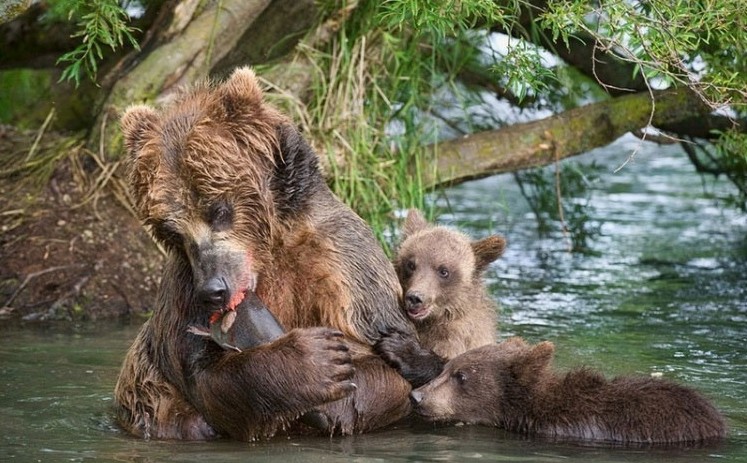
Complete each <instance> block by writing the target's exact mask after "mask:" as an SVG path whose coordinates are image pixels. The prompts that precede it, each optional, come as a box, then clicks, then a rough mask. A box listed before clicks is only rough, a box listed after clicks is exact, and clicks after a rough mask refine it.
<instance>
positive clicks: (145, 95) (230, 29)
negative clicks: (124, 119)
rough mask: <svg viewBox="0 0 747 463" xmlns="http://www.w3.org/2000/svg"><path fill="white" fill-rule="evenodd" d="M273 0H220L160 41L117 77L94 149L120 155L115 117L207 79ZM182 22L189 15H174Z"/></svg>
mask: <svg viewBox="0 0 747 463" xmlns="http://www.w3.org/2000/svg"><path fill="white" fill-rule="evenodd" d="M270 2H271V0H221V1H218V2H216V3H215V5H214V6H213V7H211V8H208V9H205V10H202V11H199V10H198V11H196V12H195V13H194V16H193V17H192V18H191V20H187V21H188V25H187V26H186V27H184V28H183V30H181V31H180V32H178V33H177V34H176V35H175V36H174V37H172V38H171V39H170V40H168V41H166V42H163V43H160V44H157V45H156V46H155V47H154V48H153V50H152V51H151V52H150V53H148V54H147V55H146V56H144V57H143V58H142V60H141V61H139V62H137V64H136V65H135V66H134V67H133V68H132V69H130V70H128V71H126V72H125V73H124V74H122V75H121V76H119V77H118V78H116V80H115V82H114V84H113V86H112V88H111V91H110V92H109V94H108V95H107V96H106V99H105V101H104V103H103V104H102V107H101V111H100V112H99V115H98V117H97V120H96V123H95V125H94V127H93V132H92V134H91V136H90V137H89V148H91V149H93V150H96V151H98V150H99V147H100V146H103V149H104V151H105V152H106V153H108V154H109V156H110V159H116V158H117V157H118V156H119V153H120V151H121V143H122V141H121V135H120V134H119V129H118V126H117V124H116V121H117V120H118V118H119V116H120V115H121V113H122V111H123V110H124V109H126V107H127V106H129V105H131V104H133V103H140V102H146V101H148V102H153V101H164V100H166V99H167V98H168V97H169V96H170V95H171V94H172V92H174V91H175V90H176V89H178V87H180V86H181V85H184V84H190V83H193V82H195V81H198V80H200V79H203V78H206V77H207V76H208V75H209V73H210V71H211V69H212V68H213V66H214V65H215V64H216V63H218V62H219V61H220V60H221V59H222V58H223V57H224V56H226V54H227V53H228V52H229V51H230V50H232V49H233V48H234V47H235V46H236V43H237V42H238V40H239V39H240V38H241V36H242V35H243V34H244V32H245V31H246V29H247V28H248V27H249V26H250V25H251V24H252V23H253V22H254V21H255V20H256V19H257V17H259V15H260V14H261V13H262V12H263V11H264V10H265V8H267V6H268V5H269V4H270ZM177 20H178V21H184V18H183V17H179V16H174V21H177ZM101 137H103V143H102V142H101Z"/></svg>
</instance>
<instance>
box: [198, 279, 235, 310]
mask: <svg viewBox="0 0 747 463" xmlns="http://www.w3.org/2000/svg"><path fill="white" fill-rule="evenodd" d="M197 297H198V299H199V300H200V302H202V303H203V304H205V305H206V306H213V307H223V306H224V305H226V303H227V302H228V284H227V283H226V280H225V278H222V277H213V278H211V279H209V280H208V281H206V282H205V284H204V285H203V286H202V288H200V289H199V291H198V293H197Z"/></svg>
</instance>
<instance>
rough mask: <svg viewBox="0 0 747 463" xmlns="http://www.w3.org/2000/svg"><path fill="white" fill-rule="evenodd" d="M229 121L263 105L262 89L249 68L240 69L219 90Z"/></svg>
mask: <svg viewBox="0 0 747 463" xmlns="http://www.w3.org/2000/svg"><path fill="white" fill-rule="evenodd" d="M218 93H219V95H220V99H221V102H222V103H223V107H224V108H225V111H226V115H227V116H228V118H229V120H230V119H233V118H235V117H237V116H239V115H240V114H243V113H244V112H247V111H251V110H252V109H254V108H257V107H258V106H259V105H261V104H262V88H261V87H260V86H259V81H257V76H256V75H255V74H254V71H252V70H251V69H249V68H248V67H243V68H238V69H236V70H235V71H233V73H232V74H231V77H229V78H228V80H227V81H225V82H224V83H223V85H221V86H220V87H219V89H218Z"/></svg>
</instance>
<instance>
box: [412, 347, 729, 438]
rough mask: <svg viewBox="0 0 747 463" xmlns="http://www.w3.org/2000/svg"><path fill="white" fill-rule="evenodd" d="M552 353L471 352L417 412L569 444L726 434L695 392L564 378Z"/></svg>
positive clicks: (656, 383) (417, 401) (426, 389)
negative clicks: (556, 369) (555, 368)
mask: <svg viewBox="0 0 747 463" xmlns="http://www.w3.org/2000/svg"><path fill="white" fill-rule="evenodd" d="M554 351H555V348H554V346H553V344H552V343H550V342H547V341H545V342H541V343H539V344H536V345H529V344H527V343H526V342H525V341H524V340H523V339H521V338H511V339H509V340H507V341H505V342H503V343H501V344H493V345H488V346H483V347H480V348H477V349H474V350H471V351H469V352H467V353H465V354H463V355H460V356H458V357H456V358H454V359H452V360H451V361H449V362H448V363H447V364H446V366H445V367H444V370H443V372H442V373H441V375H439V376H438V378H436V379H435V380H434V381H432V382H431V383H429V384H427V385H425V386H423V387H421V388H419V389H416V390H414V391H413V392H412V393H411V399H412V402H413V404H414V406H415V410H416V412H417V413H418V414H420V415H422V416H423V417H425V418H427V419H429V420H431V421H463V422H466V423H471V424H484V425H490V426H497V427H500V428H504V429H506V430H509V431H514V432H520V433H524V434H537V435H542V436H548V437H557V438H568V439H582V440H600V441H612V442H622V443H658V444H663V443H670V444H671V443H676V442H702V441H707V440H716V439H718V438H721V437H723V436H724V435H725V434H726V425H725V423H724V419H723V417H722V416H721V414H720V413H719V412H718V411H717V410H716V409H715V408H714V407H713V405H711V403H710V402H709V401H708V400H706V399H705V398H704V397H703V396H701V395H700V394H699V393H698V392H696V391H694V390H692V389H689V388H686V387H684V386H680V385H678V384H675V383H673V382H671V381H667V380H663V379H654V378H650V377H636V376H620V377H617V378H614V379H612V380H607V379H605V378H604V377H603V376H602V375H601V374H599V373H597V372H594V371H592V370H589V369H578V370H574V371H571V372H569V373H567V374H565V375H558V374H556V373H555V372H553V371H552V368H551V366H550V363H551V361H552V358H553V354H554Z"/></svg>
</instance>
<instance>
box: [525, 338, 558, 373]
mask: <svg viewBox="0 0 747 463" xmlns="http://www.w3.org/2000/svg"><path fill="white" fill-rule="evenodd" d="M554 355H555V344H553V343H551V342H550V341H542V342H541V343H539V344H535V345H534V346H532V349H531V350H530V351H529V355H528V358H529V361H528V363H533V364H534V365H535V366H536V367H538V368H544V367H547V366H548V365H550V362H552V358H553V356H554Z"/></svg>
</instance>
